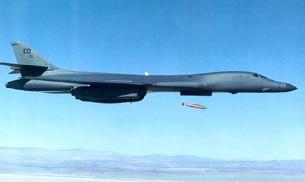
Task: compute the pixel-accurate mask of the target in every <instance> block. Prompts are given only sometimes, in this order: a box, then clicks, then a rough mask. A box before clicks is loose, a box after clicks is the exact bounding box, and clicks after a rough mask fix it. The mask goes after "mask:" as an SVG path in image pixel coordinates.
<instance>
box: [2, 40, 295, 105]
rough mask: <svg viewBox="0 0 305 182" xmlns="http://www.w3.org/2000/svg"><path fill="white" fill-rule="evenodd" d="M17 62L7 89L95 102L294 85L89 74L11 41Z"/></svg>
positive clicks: (240, 74) (228, 74) (253, 79)
mask: <svg viewBox="0 0 305 182" xmlns="http://www.w3.org/2000/svg"><path fill="white" fill-rule="evenodd" d="M11 45H12V47H13V50H14V53H15V57H16V60H17V64H14V63H6V62H1V63H0V65H5V66H9V67H10V68H11V69H12V71H11V72H10V74H20V75H21V77H19V78H18V79H17V80H14V81H10V82H8V83H6V87H7V88H11V89H18V90H25V91H38V92H46V93H67V94H71V95H72V96H74V97H75V98H76V99H79V100H82V101H89V102H98V103H122V102H137V101H141V100H142V99H143V98H144V97H145V95H146V94H147V93H150V92H178V93H180V95H183V96H184V95H186V96H211V95H212V93H214V92H227V93H232V94H236V93H240V92H248V93H249V92H254V93H270V92H289V91H293V90H295V89H297V88H296V87H295V86H293V85H291V84H289V83H285V82H278V81H274V80H272V79H269V78H267V77H265V76H262V75H260V74H258V73H254V72H245V71H223V72H212V73H202V74H186V75H149V74H147V73H145V74H144V75H135V74H114V73H90V72H77V71H69V70H64V69H61V68H58V67H56V66H54V65H52V64H51V63H49V62H48V61H47V60H46V59H44V58H43V57H42V56H40V55H39V54H38V53H37V52H36V51H35V50H34V49H33V48H31V47H30V46H28V45H26V44H24V43H21V42H17V41H13V42H12V43H11Z"/></svg>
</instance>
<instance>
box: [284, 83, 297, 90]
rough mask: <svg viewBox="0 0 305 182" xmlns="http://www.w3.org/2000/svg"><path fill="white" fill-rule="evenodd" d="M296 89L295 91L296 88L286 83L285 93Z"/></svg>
mask: <svg viewBox="0 0 305 182" xmlns="http://www.w3.org/2000/svg"><path fill="white" fill-rule="evenodd" d="M296 89H297V87H295V86H293V85H291V84H289V83H286V87H285V91H287V92H290V91H293V90H296Z"/></svg>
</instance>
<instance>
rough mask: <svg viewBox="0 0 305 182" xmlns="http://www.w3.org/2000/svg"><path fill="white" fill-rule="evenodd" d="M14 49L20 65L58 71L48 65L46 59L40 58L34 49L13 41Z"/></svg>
mask: <svg viewBox="0 0 305 182" xmlns="http://www.w3.org/2000/svg"><path fill="white" fill-rule="evenodd" d="M11 44H12V47H13V50H14V53H15V56H16V60H17V63H18V64H20V65H31V66H42V67H48V69H51V70H52V69H57V67H55V66H53V65H52V64H50V63H48V61H47V60H46V59H44V58H43V57H42V56H40V55H39V54H38V53H37V52H36V51H35V50H34V49H33V48H31V47H30V46H28V45H26V44H24V43H21V42H16V41H13V42H12V43H11Z"/></svg>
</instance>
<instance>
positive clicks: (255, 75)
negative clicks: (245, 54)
mask: <svg viewBox="0 0 305 182" xmlns="http://www.w3.org/2000/svg"><path fill="white" fill-rule="evenodd" d="M252 76H254V77H256V78H267V77H265V76H263V75H260V74H257V73H253V74H252Z"/></svg>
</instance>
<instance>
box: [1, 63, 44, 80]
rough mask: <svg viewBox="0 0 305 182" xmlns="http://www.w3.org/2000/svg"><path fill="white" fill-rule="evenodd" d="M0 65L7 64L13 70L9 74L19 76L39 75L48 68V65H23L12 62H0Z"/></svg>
mask: <svg viewBox="0 0 305 182" xmlns="http://www.w3.org/2000/svg"><path fill="white" fill-rule="evenodd" d="M0 65H4V66H9V67H10V68H11V69H12V70H13V71H11V72H10V73H9V74H18V73H20V74H21V76H23V77H24V76H33V77H36V76H40V75H42V74H43V73H44V72H45V71H47V70H48V67H45V66H34V65H23V64H14V63H4V62H0Z"/></svg>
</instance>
